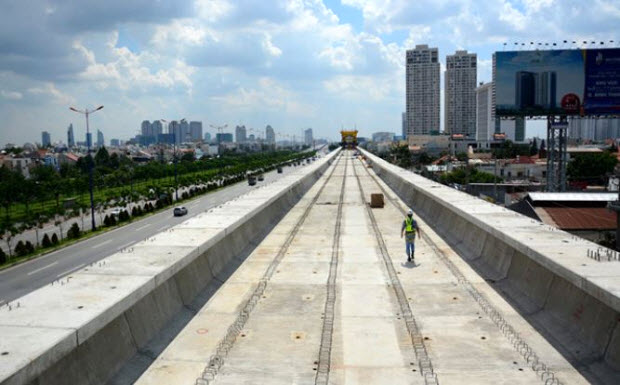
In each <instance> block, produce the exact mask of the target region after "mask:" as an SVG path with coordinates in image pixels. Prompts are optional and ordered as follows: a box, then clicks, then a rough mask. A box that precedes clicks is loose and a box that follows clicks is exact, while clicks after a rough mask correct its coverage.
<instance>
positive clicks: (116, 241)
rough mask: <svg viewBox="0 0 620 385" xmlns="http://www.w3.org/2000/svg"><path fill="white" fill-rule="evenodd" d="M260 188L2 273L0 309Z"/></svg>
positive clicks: (243, 186) (233, 192)
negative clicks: (38, 289)
mask: <svg viewBox="0 0 620 385" xmlns="http://www.w3.org/2000/svg"><path fill="white" fill-rule="evenodd" d="M297 167H304V166H297ZM294 169H295V167H284V169H283V173H282V174H278V173H277V172H276V171H275V170H274V171H271V172H269V173H266V174H265V181H263V182H258V184H257V186H261V185H263V184H265V183H271V182H273V181H275V180H277V179H279V178H281V177H282V176H283V175H286V174H287V173H289V172H291V171H292V170H294ZM257 186H249V185H248V183H247V182H245V181H244V182H240V183H237V184H234V185H232V186H228V187H226V188H224V189H221V190H217V191H215V192H212V193H208V194H206V195H202V196H200V197H198V198H196V199H194V200H191V201H186V202H182V203H181V205H184V206H185V207H187V209H188V211H189V213H188V214H187V215H185V216H183V217H174V216H173V215H172V207H170V208H168V209H166V210H164V211H162V212H160V213H157V214H154V215H151V216H148V217H146V218H142V219H139V220H136V221H134V222H132V223H130V224H128V225H125V226H122V227H119V228H116V229H114V230H111V231H108V232H106V233H103V234H101V235H97V236H95V237H92V238H89V239H85V240H84V241H81V242H78V243H75V244H73V245H71V246H68V247H65V248H63V249H60V250H57V251H54V252H52V253H49V254H46V255H44V256H41V257H39V258H37V259H33V260H31V261H28V262H25V263H22V264H20V265H17V266H15V267H12V268H9V269H7V270H3V271H0V306H1V305H3V304H5V303H7V302H10V301H13V300H15V299H18V298H19V297H21V296H23V295H25V294H28V293H29V292H31V291H33V290H36V289H37V288H39V287H41V286H44V285H46V284H49V283H51V282H52V281H54V280H56V279H58V278H61V277H63V276H65V275H67V274H70V273H72V272H74V271H76V270H79V269H81V268H82V267H84V266H87V265H89V264H91V263H93V262H97V261H99V260H101V259H103V258H105V257H107V256H109V255H111V254H114V253H116V252H117V251H119V250H121V249H123V248H125V247H128V246H130V245H132V244H134V243H136V242H139V241H141V240H143V239H145V238H148V237H151V236H153V235H155V234H157V233H159V232H162V231H164V230H166V229H168V228H170V227H172V226H174V225H177V224H179V223H181V222H183V221H185V220H187V219H188V218H190V217H192V216H195V215H197V214H199V213H201V212H203V211H206V210H208V209H210V208H211V207H214V206H217V205H220V204H222V203H224V202H226V201H229V200H231V199H233V198H236V197H238V196H240V195H243V194H245V193H247V192H248V191H250V190H252V189H255V188H256V187H257Z"/></svg>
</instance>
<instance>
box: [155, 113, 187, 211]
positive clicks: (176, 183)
mask: <svg viewBox="0 0 620 385" xmlns="http://www.w3.org/2000/svg"><path fill="white" fill-rule="evenodd" d="M160 120H161V121H162V122H164V123H166V119H160ZM185 121H186V120H185V118H183V119H181V120H179V123H182V122H185ZM176 127H177V125H176V124H175V125H173V126H172V130H173V131H172V135H173V136H174V140H173V141H172V163H174V195H175V197H176V200H177V202H178V201H179V178H178V175H177V133H176Z"/></svg>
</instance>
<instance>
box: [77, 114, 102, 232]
mask: <svg viewBox="0 0 620 385" xmlns="http://www.w3.org/2000/svg"><path fill="white" fill-rule="evenodd" d="M102 108H103V106H99V107H97V108H95V109H94V110H90V111H89V110H88V109H84V110H83V111H82V110H78V109H77V108H75V107H69V109H70V110H71V111H73V112H77V113H79V114H83V115H85V116H86V148H87V150H86V151H87V154H88V155H90V142H91V141H92V138H91V136H90V129H89V127H88V115H90V114H92V113H94V112H97V111H99V110H101V109H102ZM94 162H95V161H94V159H92V158H91V162H90V164H89V166H88V190H89V192H90V219H91V224H92V229H93V231H95V230H96V229H97V226H96V225H95V199H94V197H93V167H94Z"/></svg>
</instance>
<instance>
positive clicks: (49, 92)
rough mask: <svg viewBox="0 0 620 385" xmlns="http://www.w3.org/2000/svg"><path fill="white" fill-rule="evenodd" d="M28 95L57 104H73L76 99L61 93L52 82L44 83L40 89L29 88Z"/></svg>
mask: <svg viewBox="0 0 620 385" xmlns="http://www.w3.org/2000/svg"><path fill="white" fill-rule="evenodd" d="M28 93H30V94H31V95H35V96H42V97H44V98H45V99H46V100H48V101H49V100H51V101H53V102H55V103H57V104H67V105H69V104H72V103H73V102H74V101H75V99H74V98H73V97H72V96H70V95H68V94H65V93H63V92H61V91H60V90H59V89H58V88H56V85H55V84H54V83H51V82H47V83H43V84H42V85H41V86H39V87H31V88H28Z"/></svg>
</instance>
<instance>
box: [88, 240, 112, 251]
mask: <svg viewBox="0 0 620 385" xmlns="http://www.w3.org/2000/svg"><path fill="white" fill-rule="evenodd" d="M110 242H112V240H111V239H108V240H107V241H103V242H101V243H100V244H98V245H95V246H93V247H92V248H93V249H96V248H98V247H101V246H103V245H105V244H106V243H110Z"/></svg>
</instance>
